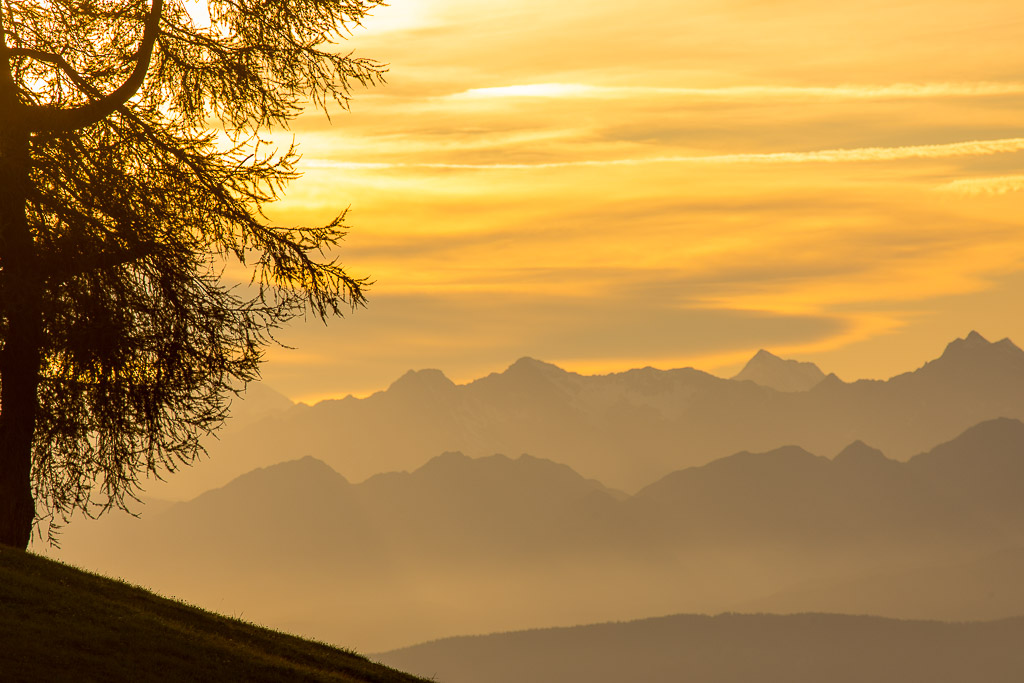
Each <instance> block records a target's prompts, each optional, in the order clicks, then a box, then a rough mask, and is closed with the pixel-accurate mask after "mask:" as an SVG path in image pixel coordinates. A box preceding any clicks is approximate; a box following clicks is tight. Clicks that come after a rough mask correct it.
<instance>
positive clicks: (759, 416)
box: [152, 333, 1024, 499]
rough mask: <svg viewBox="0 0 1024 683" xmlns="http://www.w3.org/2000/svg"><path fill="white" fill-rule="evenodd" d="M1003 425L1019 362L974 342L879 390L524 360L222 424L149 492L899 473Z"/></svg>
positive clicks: (1008, 347) (1017, 407) (1022, 368)
mask: <svg viewBox="0 0 1024 683" xmlns="http://www.w3.org/2000/svg"><path fill="white" fill-rule="evenodd" d="M759 355H761V356H762V358H764V356H763V354H759ZM752 362H753V361H752ZM783 363H784V364H785V362H783ZM759 365H760V361H758V364H756V365H755V367H756V366H759ZM786 367H789V366H788V365H786ZM798 367H799V366H798ZM999 417H1007V418H1016V419H1022V418H1024V351H1021V350H1020V349H1019V348H1017V347H1016V346H1015V345H1013V343H1012V342H1010V341H1009V340H1005V339H1004V340H1002V341H1000V342H996V343H989V342H988V341H986V340H984V339H983V338H982V337H981V336H980V335H978V334H977V333H971V334H970V335H968V336H967V338H965V339H958V340H956V341H954V342H952V343H951V344H949V346H948V347H947V348H946V350H945V352H944V353H943V354H942V356H941V357H939V358H937V359H935V360H933V361H930V362H929V363H927V364H925V365H924V366H923V367H921V368H919V369H918V370H915V371H913V372H908V373H904V374H902V375H898V376H896V377H893V378H891V379H889V380H887V381H874V380H871V381H868V380H862V381H857V382H853V383H845V382H843V381H841V380H839V379H838V378H837V377H835V376H834V375H830V376H828V377H826V378H825V379H822V380H821V381H820V382H818V383H817V384H816V385H815V386H814V387H813V388H811V389H809V390H806V391H777V390H775V389H772V388H770V387H765V386H760V385H758V384H755V383H754V382H750V381H736V380H729V379H721V378H718V377H714V376H712V375H709V374H707V373H704V372H700V371H698V370H694V369H692V368H686V369H681V370H656V369H654V368H641V369H637V370H630V371H628V372H622V373H614V374H610V375H595V376H584V375H579V374H576V373H571V372H566V371H564V370H562V369H560V368H558V367H556V366H554V365H551V364H548V363H544V362H542V361H538V360H534V359H530V358H523V359H520V360H519V361H517V362H516V363H514V364H513V365H512V366H510V367H509V368H508V369H507V370H505V371H504V372H502V373H494V374H491V375H488V376H487V377H483V378H481V379H478V380H476V381H474V382H470V383H468V384H463V385H457V384H454V383H453V382H451V381H450V380H449V379H448V378H447V377H445V376H444V375H443V374H442V373H441V372H440V371H438V370H421V371H418V372H409V373H407V374H406V375H404V376H403V377H401V378H400V379H399V380H397V381H396V382H395V383H394V384H392V385H391V386H390V387H389V388H388V389H387V390H384V391H380V392H377V393H376V394H374V395H372V396H369V397H367V398H364V399H356V398H353V397H348V398H345V399H342V400H336V401H323V402H321V403H318V404H316V405H315V406H306V405H301V404H300V405H296V406H294V407H292V408H289V409H287V410H284V411H280V412H276V413H273V414H270V415H267V416H265V417H264V418H263V419H260V420H257V421H255V422H248V423H245V424H240V425H239V424H235V425H233V424H228V425H227V427H226V428H225V429H224V430H223V432H222V433H221V435H220V439H219V440H217V441H214V442H212V443H210V444H208V446H209V450H210V453H211V456H212V457H211V458H210V459H208V460H205V461H203V462H201V463H199V464H198V465H196V466H195V467H193V468H189V469H187V470H186V471H183V472H180V473H178V474H175V476H174V477H171V478H170V479H169V482H168V484H166V485H157V484H154V485H153V487H152V488H153V490H152V495H155V496H156V497H162V498H177V499H184V498H189V497H193V496H195V495H198V494H199V493H200V492H202V491H204V490H206V489H208V488H210V487H211V486H219V485H222V484H226V483H227V482H228V481H230V480H231V479H233V478H234V477H237V476H238V475H240V474H242V473H244V472H246V471H248V470H251V469H253V468H254V467H261V466H267V465H271V464H273V463H276V462H280V461H282V460H287V459H292V458H299V457H302V456H304V455H313V456H315V457H317V458H319V459H321V460H323V461H324V462H326V463H328V464H329V465H331V467H332V468H334V469H335V470H337V471H338V472H341V473H343V474H344V475H345V476H346V477H348V478H350V479H351V480H352V481H361V480H364V479H366V478H368V477H371V476H373V475H374V474H377V473H379V472H387V471H398V470H413V469H416V468H417V467H419V466H421V465H422V464H424V463H425V462H427V461H428V460H429V459H430V458H431V457H433V456H435V455H436V454H438V453H441V452H444V451H460V452H462V453H465V454H466V455H469V456H473V457H481V456H486V455H491V454H493V453H507V454H511V455H516V454H519V453H530V454H532V455H534V456H536V457H538V458H545V459H549V460H554V461H557V462H561V463H564V464H566V465H569V466H570V467H572V468H573V469H574V470H576V471H577V472H580V473H581V474H583V475H584V476H585V477H587V478H593V479H597V480H599V481H601V482H603V483H604V484H606V485H608V486H610V487H613V488H616V489H621V490H625V491H629V492H633V491H637V490H639V489H640V488H641V487H643V486H645V485H647V484H649V483H651V482H653V481H655V480H657V479H659V478H660V477H663V476H665V475H666V474H668V473H669V472H672V471H674V470H678V469H681V468H684V467H689V466H694V465H703V464H706V463H708V462H711V461H712V460H715V459H717V458H721V457H725V456H728V455H730V454H733V453H736V452H738V451H750V452H764V451H770V450H773V449H775V448H779V447H781V446H785V445H788V444H800V445H801V446H802V447H804V448H806V449H808V450H809V451H811V452H814V453H826V454H831V453H836V452H838V451H839V450H840V449H842V448H844V447H845V446H847V445H848V444H849V443H851V442H852V441H854V440H856V439H861V440H863V441H865V442H867V443H870V444H872V445H873V446H874V447H876V448H879V449H881V450H882V451H884V452H885V453H886V455H888V456H889V457H890V458H893V459H896V460H907V459H908V458H910V457H911V456H913V455H915V454H917V453H920V452H923V451H926V450H928V449H930V448H932V447H934V446H935V445H937V444H939V443H942V442H944V441H948V440H950V439H952V438H954V437H955V436H957V435H958V434H960V433H961V432H962V431H964V430H965V429H967V428H968V427H970V426H972V425H974V424H977V423H979V422H982V421H984V420H989V419H993V418H999Z"/></svg>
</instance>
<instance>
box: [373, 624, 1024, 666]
mask: <svg viewBox="0 0 1024 683" xmlns="http://www.w3.org/2000/svg"><path fill="white" fill-rule="evenodd" d="M1021 642H1024V617H1020V618H1016V619H1006V620H1002V621H992V622H984V623H973V624H947V623H939V622H933V621H897V620H893V619H881V618H878V617H867V616H838V615H830V614H798V615H792V616H773V615H763V614H759V615H740V614H721V615H718V616H714V617H711V616H701V615H685V614H680V615H674V616H667V617H659V618H655V619H644V620H638V621H631V622H628V623H606V624H594V625H589V626H575V627H571V628H557V629H545V630H531V631H521V632H515V633H497V634H492V635H487V636H464V637H457V638H446V639H444V640H438V641H434V642H430V643H424V644H422V645H416V646H413V647H408V648H403V649H401V650H395V651H392V652H385V653H383V654H380V655H377V656H378V657H379V658H380V659H381V661H383V662H385V663H387V664H390V665H392V666H400V667H403V668H406V669H408V670H412V671H418V672H420V673H421V674H423V675H431V676H436V677H437V678H438V679H439V680H443V681H445V682H446V683H520V682H521V681H531V683H564V682H566V681H587V683H621V681H644V682H645V683H674V682H675V681H700V682H701V683H748V682H749V681H759V682H764V683H771V682H777V683H820V682H821V681H828V682H829V683H863V682H864V681H871V682H872V683H911V682H914V683H926V682H927V683H962V682H963V681H984V682H985V683H1010V682H1011V681H1019V680H1024V648H1021V647H1020V643H1021Z"/></svg>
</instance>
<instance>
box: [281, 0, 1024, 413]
mask: <svg viewBox="0 0 1024 683" xmlns="http://www.w3.org/2000/svg"><path fill="white" fill-rule="evenodd" d="M377 15H378V16H375V17H371V18H370V19H367V20H366V22H365V31H364V30H356V32H355V33H354V34H353V38H352V41H351V45H345V46H342V49H345V50H349V49H353V48H354V49H356V50H357V51H358V53H360V54H365V55H368V56H373V57H376V58H378V59H380V60H382V61H385V62H388V63H389V64H390V68H391V71H390V73H389V77H388V78H389V84H388V85H387V86H385V87H384V88H378V89H374V90H372V91H367V92H365V93H362V92H357V93H355V99H354V100H353V102H352V111H351V112H349V113H343V112H338V113H337V114H336V115H333V114H332V121H333V125H328V123H327V121H326V119H325V117H323V115H322V114H312V113H311V114H309V115H306V116H304V117H302V118H301V119H300V120H299V121H297V122H296V125H295V126H294V129H293V130H291V131H288V132H287V135H281V136H278V137H277V138H275V139H278V140H279V142H280V143H282V144H286V143H287V142H289V141H290V140H291V137H292V135H294V136H295V140H296V141H297V142H298V143H299V145H300V151H301V153H302V154H303V160H302V162H301V164H300V168H301V169H302V170H303V172H304V177H303V178H302V179H301V180H299V181H298V182H296V183H294V184H293V185H291V186H290V188H289V190H288V194H287V197H286V198H285V199H284V200H283V201H281V202H279V204H278V205H277V206H275V207H274V210H273V213H272V217H273V218H275V219H276V220H280V221H282V222H285V221H288V222H294V223H307V224H310V223H314V224H315V223H318V222H319V223H322V222H326V221H327V220H330V218H332V217H333V216H334V215H336V214H337V212H338V211H340V210H341V209H344V208H345V207H349V206H350V207H351V212H350V214H349V221H348V222H349V223H350V224H351V225H352V227H353V229H352V231H351V233H350V235H349V237H348V240H347V241H346V243H345V245H344V249H343V251H342V252H341V254H340V255H341V257H342V260H343V261H344V263H345V264H346V266H347V267H348V268H350V270H351V271H352V272H353V273H354V274H359V275H361V274H367V275H370V276H371V277H373V278H374V280H375V281H376V284H375V285H374V286H373V287H372V288H371V290H370V305H369V307H368V308H367V309H366V310H361V311H358V312H357V313H356V314H355V315H353V316H351V317H349V318H347V319H346V320H344V321H340V322H338V323H332V324H331V325H330V326H328V327H326V328H325V327H322V326H313V325H307V326H295V327H293V328H291V329H289V330H286V331H284V333H283V334H282V340H283V341H285V342H287V343H289V344H292V345H295V346H298V347H301V348H302V350H303V353H304V354H306V355H303V356H302V357H301V358H302V359H305V358H307V357H308V358H309V359H310V360H309V361H308V362H306V361H305V360H299V358H300V357H299V356H298V355H297V352H294V351H287V350H282V351H278V352H275V353H273V354H272V355H271V361H270V363H269V364H268V365H267V367H266V372H265V377H266V380H267V382H268V383H269V384H271V385H272V386H274V387H275V388H278V389H279V390H281V391H283V392H284V393H286V394H289V395H290V396H293V397H295V398H299V399H302V398H308V399H310V400H312V399H313V398H319V397H324V396H329V395H344V394H346V393H349V392H353V393H357V394H364V393H367V392H369V391H372V390H375V389H380V388H383V387H385V386H386V385H387V384H388V383H389V382H390V381H392V380H393V379H395V378H397V377H398V376H400V375H401V374H402V373H403V372H404V371H405V370H407V369H410V368H422V367H438V368H441V369H442V370H444V371H445V372H446V373H447V374H448V375H449V376H451V377H452V378H453V379H456V380H457V381H465V380H468V379H471V378H473V377H475V376H478V375H480V374H486V373H487V372H491V371H495V370H500V369H503V368H504V367H505V366H506V365H508V364H510V363H511V362H513V361H514V360H515V359H516V358H518V357H520V356H523V355H531V356H535V357H538V358H542V359H544V360H549V361H552V362H561V363H563V364H564V365H565V366H566V367H567V368H568V369H572V370H577V371H580V372H609V371H613V370H622V369H627V368H629V367H636V366H638V365H647V364H650V365H656V366H661V367H668V366H672V365H696V366H697V367H700V368H702V369H706V370H712V371H717V372H723V373H726V374H728V373H730V372H732V371H734V370H735V369H737V368H738V366H739V365H740V364H741V363H742V362H743V361H744V360H745V359H746V358H747V357H749V356H750V355H752V354H753V353H754V352H755V351H756V350H757V349H758V348H761V347H765V348H769V349H770V350H772V351H774V352H777V353H784V354H787V353H788V354H793V355H795V356H799V357H800V358H802V359H805V360H814V361H816V362H819V363H820V364H821V365H822V367H823V369H825V370H826V372H827V371H835V372H837V373H838V374H839V375H840V376H841V377H843V378H844V379H855V378H857V377H858V376H887V375H889V374H895V373H897V372H901V371H904V370H909V369H912V368H913V367H916V366H917V365H919V364H920V362H922V361H923V360H925V359H927V358H930V357H933V355H934V352H935V346H936V345H937V344H938V345H942V344H944V343H945V342H947V341H949V339H952V338H953V337H955V336H962V335H963V334H966V332H967V331H969V330H970V329H972V328H974V327H978V328H979V331H980V332H982V333H983V334H985V335H986V336H988V337H989V338H995V339H998V338H1001V337H1003V336H1011V337H1014V338H1015V339H1016V341H1018V342H1020V341H1022V340H1024V322H1022V321H1021V320H1020V316H1019V314H1017V313H1016V312H1015V311H1016V310H1017V307H1015V306H1014V301H1019V300H1020V298H1021V297H1022V296H1024V291H1021V290H1019V289H1013V288H1014V287H1018V286H1019V284H1020V280H1021V279H1022V278H1016V277H1015V274H1016V273H1020V272H1021V271H1022V270H1024V229H1022V227H1021V225H1020V216H1021V208H1022V206H1021V201H1022V199H1024V195H1022V193H1021V192H1020V190H1021V189H1024V175H1022V174H1024V154H1022V152H1024V124H1022V123H1021V121H1022V120H1024V119H1022V116H1021V111H1022V110H1024V82H1022V81H1021V80H1020V74H1021V73H1022V72H1024V71H1022V67H1024V55H1022V53H1021V51H1020V50H1019V47H1017V46H1018V45H1019V41H1020V37H1021V32H1022V31H1024V22H1022V20H1024V10H1022V9H1021V7H1020V5H1019V3H1014V2H1008V1H1002V0H984V1H983V2H974V3H966V2H960V1H957V2H938V3H935V2H909V3H901V4H899V5H898V6H893V5H892V3H882V2H873V1H872V2H867V3H866V4H861V5H858V6H857V7H839V6H823V5H821V4H820V3H811V2H803V1H796V0H791V1H785V2H777V3H751V2H747V1H741V0H727V1H725V2H721V1H719V2H698V1H690V2H685V3H678V2H668V1H667V0H665V1H655V2H652V3H645V4H644V6H643V7H641V8H638V9H636V10H632V11H629V12H627V11H625V10H623V9H622V7H621V6H620V5H619V4H613V3H605V2H582V1H581V2H575V1H572V2H567V3H558V4H557V5H551V4H549V3H540V2H537V1H534V0H525V1H524V2H520V3H515V4H513V3H495V4H488V5H486V6H485V5H481V4H479V3H470V2H468V1H466V2H463V1H461V0H419V1H418V2H411V3H394V4H393V5H391V6H389V7H387V8H382V9H381V10H379V11H378V13H377ZM378 19H379V23H376V25H375V22H378ZM1007 288H1009V289H1007ZM989 294H991V295H992V296H989ZM997 294H998V295H997ZM972 297H988V298H986V299H985V301H987V302H988V303H987V304H986V307H985V308H984V311H983V312H982V311H981V310H980V309H978V307H977V306H975V307H974V309H975V310H977V311H978V312H977V316H976V317H977V318H978V319H977V320H972V319H971V313H970V311H971V310H972V307H971V306H965V305H963V302H965V301H974V300H975V299H973V298H972ZM998 301H1005V304H1003V306H1004V307H1005V308H1004V313H1003V314H1001V315H1000V314H998V312H996V311H993V310H992V307H993V306H998V305H999V304H996V303H993V302H998ZM985 325H990V327H985ZM286 359H290V360H287V362H286ZM313 359H315V360H313ZM325 359H326V360H325Z"/></svg>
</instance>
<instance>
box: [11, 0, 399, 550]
mask: <svg viewBox="0 0 1024 683" xmlns="http://www.w3.org/2000/svg"><path fill="white" fill-rule="evenodd" d="M378 4H380V0H260V1H256V0H209V2H208V8H207V9H208V11H204V14H203V16H202V21H199V20H197V19H196V18H194V15H193V14H190V13H189V11H188V8H187V7H186V5H185V3H184V2H182V0H151V4H150V0H0V10H2V17H0V343H2V348H0V543H3V544H7V545H14V546H19V547H26V546H27V544H28V542H29V540H30V538H31V534H32V529H33V525H34V524H35V523H37V522H39V521H41V520H50V521H52V522H55V523H56V522H60V521H66V520H67V519H68V518H69V517H70V516H71V515H72V514H73V513H74V512H75V511H76V510H83V511H85V512H87V513H90V514H92V513H95V512H96V511H99V512H102V511H104V510H106V509H110V508H112V507H126V505H127V503H128V502H130V501H131V499H133V498H134V497H135V496H136V495H137V493H138V492H139V487H140V484H141V483H142V481H143V479H144V477H146V476H153V475H155V476H161V475H162V474H164V473H167V472H173V471H174V470H175V469H177V468H178V467H180V466H181V465H185V464H190V463H192V462H193V461H194V460H195V459H196V458H197V457H198V456H199V455H201V453H202V447H201V445H200V442H199V439H200V437H202V436H203V435H206V434H208V433H209V432H210V431H211V430H213V429H215V428H216V427H217V426H218V425H219V424H220V423H221V421H222V419H223V418H224V417H225V414H226V410H227V406H228V404H229V402H228V399H229V398H230V396H231V395H232V392H233V391H235V390H236V389H237V388H238V387H239V386H244V384H245V383H246V382H248V381H251V380H253V379H255V378H256V377H258V373H259V363H260V360H261V357H262V352H263V350H264V349H265V348H266V346H267V344H269V343H273V332H274V330H275V329H276V328H277V327H278V326H280V325H281V324H283V323H284V322H286V321H288V320H291V319H293V318H295V317H296V316H300V315H309V314H312V315H314V316H315V317H317V318H320V319H323V320H326V319H327V318H328V317H330V316H334V315H341V314H342V312H343V311H344V310H345V309H346V308H347V307H355V306H358V305H361V304H363V303H364V289H365V287H366V285H367V281H366V280H365V279H360V278H355V277H352V276H350V275H348V274H347V273H346V272H345V270H344V269H343V268H342V267H341V265H340V264H339V263H338V262H337V261H336V260H334V258H333V257H332V250H333V249H334V247H336V246H337V244H338V242H339V241H340V240H341V239H342V237H343V236H344V226H343V219H344V213H342V214H341V215H340V216H339V217H338V218H337V219H336V220H334V221H333V222H331V223H330V224H328V225H326V226H322V227H314V228H295V227H285V226H280V225H274V224H271V223H270V222H269V220H268V219H267V217H266V215H265V213H264V207H265V205H266V204H267V202H270V201H273V200H274V199H276V198H277V197H278V196H279V193H280V192H281V190H282V189H283V187H284V186H285V185H286V184H287V182H288V181H289V180H291V179H293V178H294V177H296V175H297V171H296V162H297V160H298V155H297V152H296V149H295V148H294V146H293V147H292V148H290V149H288V150H285V151H283V152H280V153H278V152H275V151H267V145H266V143H264V142H263V141H262V140H261V137H260V135H261V133H262V132H263V131H266V130H271V129H274V128H282V127H287V125H288V122H289V121H290V120H292V119H293V118H294V117H295V116H297V115H298V114H299V113H300V112H301V111H302V110H303V108H304V106H306V105H307V104H312V105H313V106H316V107H318V108H320V109H322V110H323V111H324V113H325V114H326V113H327V111H328V105H330V104H331V103H336V104H338V105H341V106H342V107H344V106H346V105H347V102H348V98H349V96H350V93H351V90H350V89H351V87H352V85H354V84H362V85H372V84H375V83H378V82H381V81H382V74H383V71H384V69H383V67H382V66H381V65H380V64H378V63H376V62H373V61H371V60H366V59H358V58H354V57H352V56H351V55H345V54H340V53H337V52H334V51H332V47H331V46H332V45H335V44H337V41H338V40H339V39H340V38H344V37H345V34H346V33H347V31H348V30H349V28H350V27H352V26H355V25H358V24H359V22H360V20H361V19H362V18H363V17H365V16H366V15H367V13H368V11H369V10H371V9H373V7H375V6H377V5H378ZM193 10H194V8H193ZM239 265H241V266H244V267H245V268H246V269H247V270H246V272H247V273H248V276H249V277H250V278H251V281H250V283H249V284H248V286H235V287H232V286H230V285H229V284H228V283H227V281H226V279H225V278H224V277H223V271H224V268H229V267H230V268H237V267H238V266H239Z"/></svg>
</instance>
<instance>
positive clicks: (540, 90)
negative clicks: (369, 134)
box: [445, 81, 1024, 102]
mask: <svg viewBox="0 0 1024 683" xmlns="http://www.w3.org/2000/svg"><path fill="white" fill-rule="evenodd" d="M1022 94H1024V83H1021V82H1017V81H1008V82H985V81H982V82H978V83H894V84H890V85H836V86H785V85H750V86H730V87H720V88H687V87H656V86H600V85H586V84H582V83H535V84H530V85H505V86H493V87H487V88H471V89H469V90H464V91H462V92H459V93H454V94H452V95H447V96H445V97H447V98H448V99H451V100H467V99H468V100H473V99H490V98H513V97H540V98H587V99H627V98H638V97H652V96H653V97H669V98H679V99H684V100H692V99H701V100H750V101H756V102H763V101H764V100H766V99H767V100H771V99H789V100H807V99H815V100H819V99H822V100H877V99H933V98H941V97H993V96H1001V95H1022Z"/></svg>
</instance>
